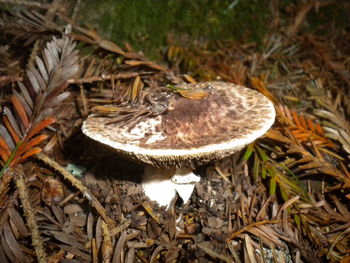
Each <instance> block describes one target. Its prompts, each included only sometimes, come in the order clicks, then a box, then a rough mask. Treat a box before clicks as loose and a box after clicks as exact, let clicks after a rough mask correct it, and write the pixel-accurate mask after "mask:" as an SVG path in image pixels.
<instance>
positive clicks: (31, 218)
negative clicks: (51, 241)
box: [9, 165, 47, 263]
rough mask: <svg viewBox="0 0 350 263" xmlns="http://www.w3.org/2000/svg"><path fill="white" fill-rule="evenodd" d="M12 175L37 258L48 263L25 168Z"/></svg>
mask: <svg viewBox="0 0 350 263" xmlns="http://www.w3.org/2000/svg"><path fill="white" fill-rule="evenodd" d="M9 173H12V174H13V176H14V179H15V182H16V186H17V189H18V192H19V197H20V199H21V202H22V205H23V211H24V215H25V217H26V219H27V223H28V227H29V229H30V232H31V237H32V242H33V246H34V249H35V253H36V257H37V260H38V262H39V263H46V262H47V256H46V253H45V250H44V244H43V242H42V239H41V237H40V233H39V227H38V225H37V223H36V221H35V211H34V209H33V208H32V206H31V204H30V201H29V195H28V191H27V188H26V183H25V181H24V172H23V166H20V165H18V166H17V167H16V168H15V169H12V170H9Z"/></svg>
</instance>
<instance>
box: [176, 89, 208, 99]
mask: <svg viewBox="0 0 350 263" xmlns="http://www.w3.org/2000/svg"><path fill="white" fill-rule="evenodd" d="M177 93H179V94H180V95H181V96H182V97H184V98H187V99H191V100H204V99H206V98H208V96H209V94H208V92H206V91H200V90H178V91H177Z"/></svg>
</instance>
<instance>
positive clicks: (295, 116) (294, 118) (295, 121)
mask: <svg viewBox="0 0 350 263" xmlns="http://www.w3.org/2000/svg"><path fill="white" fill-rule="evenodd" d="M292 117H293V121H294V123H295V125H296V126H297V128H298V129H300V130H302V129H303V126H302V125H301V123H300V120H299V116H298V114H297V113H296V112H295V111H292Z"/></svg>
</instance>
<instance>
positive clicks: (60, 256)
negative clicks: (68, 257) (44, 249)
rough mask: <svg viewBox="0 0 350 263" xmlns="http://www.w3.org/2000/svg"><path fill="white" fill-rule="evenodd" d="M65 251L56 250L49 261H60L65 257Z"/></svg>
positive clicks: (57, 262)
mask: <svg viewBox="0 0 350 263" xmlns="http://www.w3.org/2000/svg"><path fill="white" fill-rule="evenodd" d="M64 254H65V251H64V250H63V249H60V250H59V251H57V252H54V253H53V254H52V255H51V256H50V257H49V258H48V263H59V262H61V260H62V259H63V257H64Z"/></svg>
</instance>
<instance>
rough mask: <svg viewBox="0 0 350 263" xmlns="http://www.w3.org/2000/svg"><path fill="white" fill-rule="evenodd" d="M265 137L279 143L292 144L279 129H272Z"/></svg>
mask: <svg viewBox="0 0 350 263" xmlns="http://www.w3.org/2000/svg"><path fill="white" fill-rule="evenodd" d="M265 136H266V137H267V138H269V139H272V140H276V141H279V142H285V143H290V142H291V141H290V139H289V138H288V137H286V136H284V135H283V134H282V132H280V131H279V130H277V129H270V130H268V131H267V132H266V133H265Z"/></svg>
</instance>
